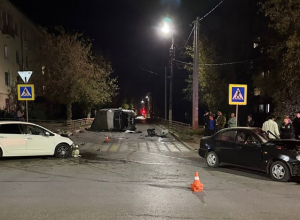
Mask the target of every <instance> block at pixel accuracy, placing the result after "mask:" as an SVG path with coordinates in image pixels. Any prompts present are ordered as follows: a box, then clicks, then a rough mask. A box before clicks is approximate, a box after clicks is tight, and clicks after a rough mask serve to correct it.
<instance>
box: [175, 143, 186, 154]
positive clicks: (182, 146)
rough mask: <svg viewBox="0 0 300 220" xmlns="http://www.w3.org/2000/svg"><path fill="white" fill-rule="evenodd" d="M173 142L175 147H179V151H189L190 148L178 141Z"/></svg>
mask: <svg viewBox="0 0 300 220" xmlns="http://www.w3.org/2000/svg"><path fill="white" fill-rule="evenodd" d="M173 144H174V145H175V146H176V147H177V148H179V150H180V151H181V152H189V151H190V149H188V148H187V147H186V146H184V145H183V144H182V143H179V142H173Z"/></svg>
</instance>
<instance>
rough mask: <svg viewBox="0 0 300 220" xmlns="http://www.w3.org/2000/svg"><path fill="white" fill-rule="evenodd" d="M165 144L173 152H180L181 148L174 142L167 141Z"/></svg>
mask: <svg viewBox="0 0 300 220" xmlns="http://www.w3.org/2000/svg"><path fill="white" fill-rule="evenodd" d="M165 144H166V145H167V146H168V148H169V149H170V151H171V152H180V150H179V149H178V148H177V147H175V145H174V144H172V143H170V142H166V143H165Z"/></svg>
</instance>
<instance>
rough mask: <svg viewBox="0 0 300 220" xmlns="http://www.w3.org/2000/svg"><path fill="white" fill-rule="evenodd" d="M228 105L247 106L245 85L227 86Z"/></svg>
mask: <svg viewBox="0 0 300 220" xmlns="http://www.w3.org/2000/svg"><path fill="white" fill-rule="evenodd" d="M229 105H247V85H239V84H229Z"/></svg>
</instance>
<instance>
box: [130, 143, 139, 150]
mask: <svg viewBox="0 0 300 220" xmlns="http://www.w3.org/2000/svg"><path fill="white" fill-rule="evenodd" d="M128 150H130V151H136V150H138V143H136V142H128Z"/></svg>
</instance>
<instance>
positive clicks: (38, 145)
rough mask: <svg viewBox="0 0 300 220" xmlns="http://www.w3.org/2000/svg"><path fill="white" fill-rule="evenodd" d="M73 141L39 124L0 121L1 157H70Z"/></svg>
mask: <svg viewBox="0 0 300 220" xmlns="http://www.w3.org/2000/svg"><path fill="white" fill-rule="evenodd" d="M74 148H75V144H74V143H73V141H72V140H71V139H69V138H67V137H62V136H61V135H59V134H55V133H54V132H52V131H49V130H48V129H46V128H43V127H41V126H39V125H36V124H33V123H28V122H21V121H0V157H12V156H39V155H40V156H42V155H43V156H45V155H54V156H56V157H61V158H64V157H69V156H70V155H71V154H72V150H73V149H74Z"/></svg>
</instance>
